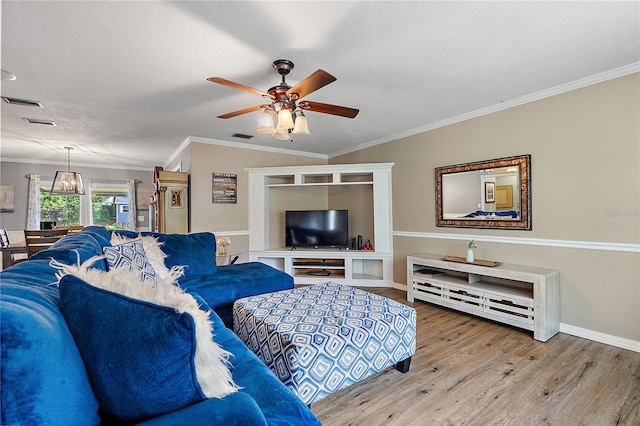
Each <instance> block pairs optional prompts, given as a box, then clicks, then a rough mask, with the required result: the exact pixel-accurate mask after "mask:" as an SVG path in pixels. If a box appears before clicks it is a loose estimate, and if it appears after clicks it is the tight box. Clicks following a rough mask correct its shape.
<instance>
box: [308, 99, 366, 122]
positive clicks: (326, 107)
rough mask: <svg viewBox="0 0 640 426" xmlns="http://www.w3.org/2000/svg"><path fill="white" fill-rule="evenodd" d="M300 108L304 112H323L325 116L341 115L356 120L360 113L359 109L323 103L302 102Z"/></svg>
mask: <svg viewBox="0 0 640 426" xmlns="http://www.w3.org/2000/svg"><path fill="white" fill-rule="evenodd" d="M299 106H300V108H302V109H304V110H309V111H314V112H321V113H324V114H332V115H339V116H340V117H347V118H355V116H356V115H358V113H359V112H360V110H359V109H355V108H349V107H343V106H338V105H330V104H323V103H321V102H311V101H304V102H300V104H299Z"/></svg>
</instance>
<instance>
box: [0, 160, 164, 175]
mask: <svg viewBox="0 0 640 426" xmlns="http://www.w3.org/2000/svg"><path fill="white" fill-rule="evenodd" d="M0 162H2V163H22V164H40V165H49V166H65V168H66V167H67V162H66V161H51V160H34V159H29V158H7V157H0ZM76 167H86V168H90V169H108V170H128V171H129V170H130V171H140V172H149V171H153V167H135V166H122V165H117V166H107V165H100V164H94V163H78V162H76V161H74V162H73V164H72V168H76Z"/></svg>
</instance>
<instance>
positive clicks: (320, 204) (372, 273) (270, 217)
mask: <svg viewBox="0 0 640 426" xmlns="http://www.w3.org/2000/svg"><path fill="white" fill-rule="evenodd" d="M392 166H393V163H368V164H333V165H315V166H294V167H263V168H248V169H245V170H246V171H247V172H248V174H249V259H250V260H251V261H259V262H263V263H266V264H268V265H271V266H273V267H275V268H278V269H280V270H283V271H284V272H286V273H288V274H290V275H291V276H293V277H294V281H295V283H296V284H314V283H320V282H326V281H333V282H338V283H344V284H348V285H358V286H379V287H385V286H387V287H391V286H393V239H392V231H393V222H392V219H393V217H392V203H391V168H392ZM352 193H353V194H354V195H353V197H354V198H356V199H358V196H359V195H361V194H362V193H365V194H366V196H364V197H363V201H362V202H360V201H353V200H349V197H351V195H352ZM336 199H338V201H336ZM345 200H346V201H345ZM340 203H351V206H352V207H354V208H350V209H349V216H350V217H349V222H350V227H351V226H352V225H355V226H353V229H362V228H361V227H362V226H363V223H366V226H365V231H364V232H366V234H365V236H366V237H365V238H366V239H369V240H371V243H372V245H373V250H345V249H336V248H319V249H314V248H297V249H295V250H293V249H291V248H290V247H285V242H284V211H285V210H287V209H290V210H294V209H300V210H303V209H318V208H343V206H342V205H340ZM362 204H366V205H362ZM292 207H293V208H292ZM371 216H372V219H371ZM369 222H371V223H369ZM359 227H360V228H359ZM364 232H363V233H364ZM369 234H371V235H369ZM320 271H322V272H323V273H319V272H320ZM326 273H328V275H326Z"/></svg>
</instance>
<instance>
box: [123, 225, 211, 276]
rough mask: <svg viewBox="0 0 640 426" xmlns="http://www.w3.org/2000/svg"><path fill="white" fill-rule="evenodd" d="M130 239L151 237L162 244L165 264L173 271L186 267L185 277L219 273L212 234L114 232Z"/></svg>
mask: <svg viewBox="0 0 640 426" xmlns="http://www.w3.org/2000/svg"><path fill="white" fill-rule="evenodd" d="M113 232H114V233H115V234H120V235H123V236H125V237H128V238H136V237H139V236H143V237H144V236H147V235H150V236H152V237H155V238H156V239H157V240H158V242H159V243H161V244H162V251H163V252H164V253H165V254H166V255H167V258H166V259H165V261H164V262H165V264H166V266H167V268H169V269H171V268H172V267H174V266H184V275H185V276H189V275H212V274H215V273H216V271H217V268H218V267H217V265H216V237H215V235H213V234H212V233H211V232H195V233H193V234H161V233H158V232H140V233H139V234H138V233H136V232H132V231H121V230H118V231H113Z"/></svg>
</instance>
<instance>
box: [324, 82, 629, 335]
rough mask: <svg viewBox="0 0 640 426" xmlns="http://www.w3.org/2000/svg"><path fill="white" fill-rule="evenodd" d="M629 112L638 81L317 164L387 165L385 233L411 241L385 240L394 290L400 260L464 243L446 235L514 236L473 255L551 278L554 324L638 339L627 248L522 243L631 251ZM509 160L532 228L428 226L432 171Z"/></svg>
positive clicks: (455, 249)
mask: <svg viewBox="0 0 640 426" xmlns="http://www.w3.org/2000/svg"><path fill="white" fill-rule="evenodd" d="M639 105H640V75H639V74H633V75H629V76H625V77H622V78H617V79H614V80H611V81H607V82H604V83H600V84H596V85H593V86H589V87H586V88H582V89H579V90H575V91H572V92H568V93H565V94H561V95H557V96H553V97H551V98H547V99H543V100H540V101H536V102H532V103H529V104H526V105H522V106H519V107H515V108H511V109H508V110H504V111H501V112H496V113H493V114H490V115H486V116H482V117H479V118H475V119H471V120H467V121H464V122H461V123H457V124H453V125H450V126H446V127H442V128H439V129H436V130H432V131H429V132H425V133H422V134H419V135H414V136H411V137H406V138H403V139H400V140H397V141H392V142H389V143H386V144H383V145H378V146H375V147H372V148H368V149H364V150H361V151H358V152H355V153H351V154H347V155H344V156H340V157H335V158H332V159H330V160H329V163H366V162H395V165H394V167H393V169H392V170H393V217H394V232H399V231H404V233H409V234H411V235H410V236H406V235H405V236H396V237H395V238H394V281H395V282H398V283H403V284H404V283H406V260H405V259H406V256H407V255H408V254H414V253H421V252H422V253H429V252H431V253H436V254H443V255H444V254H451V255H458V256H462V255H464V251H465V243H466V241H460V240H455V239H451V236H452V234H453V237H455V235H469V236H487V237H492V236H495V237H497V238H499V237H515V238H517V239H518V243H516V244H505V243H496V242H483V243H479V247H478V249H477V251H476V257H477V258H479V259H492V260H499V261H502V262H507V263H516V264H524V265H532V266H540V267H546V268H552V269H557V270H559V271H560V272H561V322H562V323H563V324H566V325H569V326H574V327H579V328H584V329H587V330H592V331H596V332H600V333H605V334H609V335H612V336H617V337H621V338H623V339H630V340H632V341H636V342H638V341H640V255H639V254H638V253H637V251H636V252H629V251H604V250H594V249H588V248H563V247H549V246H548V245H547V246H545V245H544V242H542V243H543V245H534V244H540V243H541V242H540V241H539V240H538V239H545V240H554V241H555V240H568V241H575V242H578V243H579V244H578V246H580V245H581V244H580V242H605V243H623V244H636V245H637V244H639V243H640V201H639V198H640V132H639V117H640V110H639ZM519 154H531V156H532V167H531V169H532V171H531V189H532V202H533V207H532V217H533V230H532V231H503V230H472V229H460V228H439V227H436V226H435V206H434V199H435V193H434V186H435V184H434V168H435V167H438V166H445V165H452V164H459V163H466V162H470V161H479V160H487V159H492V158H499V157H507V156H512V155H519ZM413 234H415V236H414V235H413ZM434 234H442V236H443V237H442V238H434ZM436 236H437V235H436ZM561 245H562V244H561ZM565 245H566V244H565ZM631 250H632V249H631Z"/></svg>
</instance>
